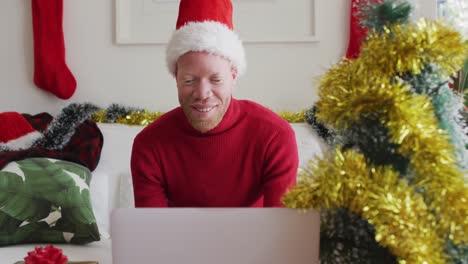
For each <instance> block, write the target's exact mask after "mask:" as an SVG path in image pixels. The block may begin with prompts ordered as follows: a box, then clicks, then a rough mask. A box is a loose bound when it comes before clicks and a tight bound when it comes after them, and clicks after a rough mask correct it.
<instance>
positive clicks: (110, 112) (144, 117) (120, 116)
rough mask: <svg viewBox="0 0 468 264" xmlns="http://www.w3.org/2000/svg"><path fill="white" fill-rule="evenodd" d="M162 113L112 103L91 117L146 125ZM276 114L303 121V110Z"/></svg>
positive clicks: (120, 122) (95, 119) (126, 123)
mask: <svg viewBox="0 0 468 264" xmlns="http://www.w3.org/2000/svg"><path fill="white" fill-rule="evenodd" d="M163 114H164V112H151V111H148V110H144V109H139V108H133V107H126V106H122V105H119V104H112V105H110V106H109V107H108V108H107V109H101V110H99V111H97V112H96V113H95V114H94V115H93V116H92V119H93V120H94V121H96V122H99V123H114V124H124V125H130V126H147V125H149V124H151V123H152V122H153V121H155V120H156V119H158V118H159V117H160V116H161V115H163ZM277 114H278V115H279V116H280V117H281V118H283V119H284V120H286V121H287V122H289V123H302V122H304V121H305V119H304V117H305V111H298V112H288V111H283V112H278V113H277Z"/></svg>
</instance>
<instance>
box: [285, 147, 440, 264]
mask: <svg viewBox="0 0 468 264" xmlns="http://www.w3.org/2000/svg"><path fill="white" fill-rule="evenodd" d="M283 203H284V204H285V205H286V206H287V207H289V208H303V209H309V208H347V209H348V210H350V211H351V212H354V213H357V214H359V215H361V216H362V217H364V218H365V219H367V221H368V222H369V223H370V224H372V225H373V226H374V228H375V239H376V241H377V242H379V243H380V244H381V245H383V246H385V247H388V248H389V249H390V251H391V252H392V253H393V254H395V256H397V257H398V259H399V262H400V263H406V264H410V263H418V264H419V263H445V258H446V256H445V255H444V253H443V242H444V241H443V240H442V239H441V238H440V237H439V236H438V234H437V233H436V231H435V230H434V228H433V226H434V224H435V220H434V218H433V215H432V214H431V213H430V211H429V209H428V208H427V207H426V204H425V203H424V200H423V197H422V196H421V195H420V194H418V193H416V192H415V191H414V190H413V188H411V186H408V183H407V182H406V181H405V180H400V179H399V178H398V173H397V172H395V171H393V170H392V168H391V167H371V166H369V165H368V164H367V163H366V160H365V157H364V156H363V155H362V154H359V153H357V152H355V151H353V150H348V151H346V152H344V153H343V152H341V151H339V150H336V151H335V153H334V154H333V155H330V156H329V157H326V158H324V159H321V160H318V161H317V164H314V163H312V162H311V163H310V164H309V167H306V168H304V169H303V170H301V172H300V173H299V181H298V184H297V185H296V186H295V188H294V189H293V190H291V191H289V192H288V193H286V195H285V196H284V197H283Z"/></svg>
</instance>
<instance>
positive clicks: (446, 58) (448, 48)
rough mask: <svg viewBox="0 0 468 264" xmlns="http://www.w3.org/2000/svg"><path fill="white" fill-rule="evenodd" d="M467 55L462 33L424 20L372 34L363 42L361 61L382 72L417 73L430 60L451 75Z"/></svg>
mask: <svg viewBox="0 0 468 264" xmlns="http://www.w3.org/2000/svg"><path fill="white" fill-rule="evenodd" d="M466 56H467V46H466V44H464V43H463V41H462V36H461V35H460V33H458V32H457V31H455V30H453V29H452V28H450V27H448V26H446V25H444V24H442V23H441V22H432V21H428V20H424V19H421V20H420V21H419V22H418V23H413V24H404V25H400V24H397V25H393V26H391V27H389V28H386V29H385V31H384V32H383V33H377V32H375V33H372V34H369V37H368V41H366V42H365V43H363V46H362V49H361V53H360V58H359V59H360V60H362V61H363V63H364V64H365V65H369V66H370V65H372V67H375V68H374V70H376V71H378V72H379V73H380V75H382V74H384V75H386V76H394V75H396V74H402V73H407V72H411V73H413V74H418V73H420V72H421V70H422V69H423V67H424V66H425V65H427V64H429V63H433V64H437V65H438V66H440V71H441V73H443V74H445V75H451V74H453V73H455V71H457V70H458V69H460V65H461V64H462V63H463V62H464V60H465V58H466Z"/></svg>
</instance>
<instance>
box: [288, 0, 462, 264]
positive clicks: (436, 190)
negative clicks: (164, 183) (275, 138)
mask: <svg viewBox="0 0 468 264" xmlns="http://www.w3.org/2000/svg"><path fill="white" fill-rule="evenodd" d="M410 12H411V6H410V4H409V3H407V2H405V1H397V0H386V1H365V2H363V3H361V4H360V13H359V14H360V17H361V21H362V23H363V25H364V26H365V27H367V28H368V30H369V31H368V35H367V38H366V40H365V41H364V42H363V44H362V47H361V53H360V55H359V57H358V58H356V59H343V60H342V61H341V62H339V63H338V64H336V65H335V66H333V67H332V68H331V69H330V70H329V71H328V72H327V73H326V74H325V75H324V76H322V78H321V80H320V85H319V91H318V93H319V100H318V102H317V103H316V104H315V105H314V107H313V108H312V109H311V111H309V112H308V115H307V117H308V120H309V122H310V123H311V124H312V125H313V127H314V128H316V130H317V132H318V133H319V135H321V136H322V137H323V138H324V139H325V140H326V142H327V143H328V144H329V145H330V153H328V154H327V155H325V156H324V157H323V158H317V160H314V161H311V162H310V164H309V166H308V167H306V168H302V169H301V170H300V172H299V181H298V184H297V185H296V186H295V188H294V189H292V190H290V191H289V192H288V193H287V194H286V195H285V196H284V197H283V202H284V204H285V205H286V206H287V207H290V208H302V209H319V210H320V211H321V214H322V224H321V239H320V255H321V256H320V260H321V263H322V264H323V263H407V264H409V263H468V246H467V242H468V188H467V186H466V179H465V176H464V175H465V173H466V171H467V169H468V150H467V147H468V137H467V128H466V124H464V123H463V120H462V117H461V111H462V110H463V104H462V102H461V100H460V98H459V96H457V95H456V94H454V93H453V91H452V90H451V89H450V88H449V86H448V81H449V80H450V77H451V76H452V75H453V74H454V73H455V72H457V71H458V70H459V69H460V67H461V65H462V63H463V61H464V59H465V58H466V56H467V53H468V44H467V43H465V42H463V40H462V37H461V35H460V33H459V32H457V31H456V30H455V29H453V28H452V27H449V26H446V25H444V24H443V23H441V22H434V21H428V20H419V21H416V22H410V21H409V15H410Z"/></svg>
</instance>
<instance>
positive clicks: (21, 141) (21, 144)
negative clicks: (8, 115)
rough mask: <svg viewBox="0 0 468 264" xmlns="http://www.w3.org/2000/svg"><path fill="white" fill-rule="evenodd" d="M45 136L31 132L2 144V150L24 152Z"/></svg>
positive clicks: (0, 143)
mask: <svg viewBox="0 0 468 264" xmlns="http://www.w3.org/2000/svg"><path fill="white" fill-rule="evenodd" d="M42 137H43V135H42V133H40V132H39V131H34V132H30V133H28V134H26V135H24V136H22V137H19V138H16V139H13V140H10V141H8V142H6V143H2V142H0V149H5V148H6V149H10V150H23V149H28V148H30V147H31V146H32V144H33V143H34V142H36V140H38V139H40V138H42Z"/></svg>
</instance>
